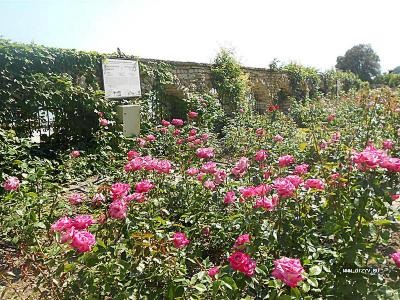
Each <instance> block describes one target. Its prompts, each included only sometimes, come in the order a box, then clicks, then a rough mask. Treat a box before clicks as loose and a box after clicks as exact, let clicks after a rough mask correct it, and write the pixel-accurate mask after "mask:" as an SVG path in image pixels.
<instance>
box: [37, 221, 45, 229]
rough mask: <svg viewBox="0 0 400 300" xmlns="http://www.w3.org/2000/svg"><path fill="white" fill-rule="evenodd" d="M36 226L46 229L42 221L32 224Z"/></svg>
mask: <svg viewBox="0 0 400 300" xmlns="http://www.w3.org/2000/svg"><path fill="white" fill-rule="evenodd" d="M34 226H35V227H36V228H41V229H46V225H44V223H43V222H37V223H35V225H34Z"/></svg>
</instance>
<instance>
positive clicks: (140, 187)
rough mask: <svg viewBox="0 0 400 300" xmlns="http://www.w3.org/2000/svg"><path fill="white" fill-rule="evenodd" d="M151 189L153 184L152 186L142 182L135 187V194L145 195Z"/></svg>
mask: <svg viewBox="0 0 400 300" xmlns="http://www.w3.org/2000/svg"><path fill="white" fill-rule="evenodd" d="M152 188H154V184H152V183H151V182H150V181H149V180H147V179H146V180H142V181H140V182H138V183H136V185H135V192H136V193H147V192H149V191H150V190H151V189H152Z"/></svg>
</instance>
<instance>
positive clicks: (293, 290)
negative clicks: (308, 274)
mask: <svg viewBox="0 0 400 300" xmlns="http://www.w3.org/2000/svg"><path fill="white" fill-rule="evenodd" d="M290 294H291V295H292V296H295V297H296V299H300V298H301V293H300V291H299V289H298V288H297V287H295V288H291V289H290Z"/></svg>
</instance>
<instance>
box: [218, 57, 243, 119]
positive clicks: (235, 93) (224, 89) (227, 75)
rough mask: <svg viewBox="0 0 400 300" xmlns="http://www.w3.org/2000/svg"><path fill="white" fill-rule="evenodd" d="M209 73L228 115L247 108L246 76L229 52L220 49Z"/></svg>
mask: <svg viewBox="0 0 400 300" xmlns="http://www.w3.org/2000/svg"><path fill="white" fill-rule="evenodd" d="M211 72H212V76H213V83H214V86H215V89H216V90H217V93H218V97H219V99H220V101H221V104H222V106H223V107H224V109H225V111H227V112H228V114H231V113H232V112H233V111H237V110H238V108H239V107H241V108H248V102H247V101H246V100H247V96H248V92H249V80H248V75H247V74H246V73H245V72H243V70H242V69H241V67H240V64H239V63H238V62H237V60H236V59H235V57H234V56H233V54H232V53H231V52H230V51H228V50H226V49H222V50H221V51H220V52H219V53H218V55H217V56H216V58H215V60H214V64H213V66H212V68H211Z"/></svg>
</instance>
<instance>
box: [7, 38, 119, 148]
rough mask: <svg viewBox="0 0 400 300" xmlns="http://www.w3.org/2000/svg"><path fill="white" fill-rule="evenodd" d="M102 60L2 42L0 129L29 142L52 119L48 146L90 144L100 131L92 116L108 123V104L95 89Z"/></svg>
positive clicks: (97, 56) (90, 55)
mask: <svg viewBox="0 0 400 300" xmlns="http://www.w3.org/2000/svg"><path fill="white" fill-rule="evenodd" d="M103 57H104V55H102V54H99V53H95V52H82V51H76V50H65V49H58V48H49V47H43V46H39V45H35V44H29V45H26V44H19V43H13V42H10V41H8V40H4V39H0V103H1V110H0V126H1V127H3V128H9V129H14V130H15V131H16V132H17V134H18V136H21V137H23V136H25V137H29V136H31V135H32V133H33V132H35V131H38V130H42V129H43V127H46V126H48V125H49V119H50V118H51V119H53V121H52V131H53V134H52V135H51V141H49V142H54V143H53V144H56V145H58V146H59V147H70V146H71V147H73V146H76V145H79V144H82V143H90V142H91V138H92V137H93V133H94V132H95V131H96V130H97V128H98V117H97V115H96V114H95V111H96V110H97V111H102V112H105V113H107V114H108V118H111V111H112V101H105V100H104V97H103V93H102V91H101V90H100V86H99V82H100V74H101V60H102V59H103ZM44 124H45V125H44ZM44 129H46V128H44Z"/></svg>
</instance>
